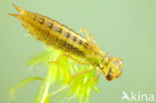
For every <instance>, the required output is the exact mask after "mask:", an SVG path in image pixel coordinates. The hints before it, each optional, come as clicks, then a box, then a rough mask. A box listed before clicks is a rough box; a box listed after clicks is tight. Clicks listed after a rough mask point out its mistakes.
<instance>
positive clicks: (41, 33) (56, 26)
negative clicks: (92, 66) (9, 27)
mask: <svg viewBox="0 0 156 103" xmlns="http://www.w3.org/2000/svg"><path fill="white" fill-rule="evenodd" d="M20 20H21V21H22V24H23V26H24V27H25V28H26V29H27V30H28V31H29V32H30V33H31V34H32V35H34V36H35V37H36V38H37V39H39V40H41V41H42V42H44V43H46V44H47V45H50V46H53V47H54V48H57V49H60V50H63V51H65V52H68V53H71V54H74V55H76V56H79V57H86V52H85V51H84V48H85V46H87V45H86V44H83V43H85V39H83V38H82V37H81V36H80V35H79V34H77V33H75V32H74V31H73V30H70V29H68V28H67V27H65V26H64V25H62V24H60V23H58V22H57V21H55V20H51V19H50V18H48V17H45V16H41V15H39V14H36V13H32V12H28V11H24V13H23V14H22V16H21V19H20ZM82 46H83V47H82Z"/></svg>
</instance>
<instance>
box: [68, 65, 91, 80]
mask: <svg viewBox="0 0 156 103" xmlns="http://www.w3.org/2000/svg"><path fill="white" fill-rule="evenodd" d="M92 70H94V68H93V67H92V66H90V68H89V70H86V71H82V72H79V73H77V74H74V75H72V77H71V80H70V82H71V81H72V80H73V79H74V78H75V77H77V76H80V75H82V74H85V73H88V72H90V71H92ZM70 82H69V83H70Z"/></svg>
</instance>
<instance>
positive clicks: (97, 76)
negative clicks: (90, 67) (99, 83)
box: [93, 70, 102, 82]
mask: <svg viewBox="0 0 156 103" xmlns="http://www.w3.org/2000/svg"><path fill="white" fill-rule="evenodd" d="M101 73H102V70H101V71H99V72H98V74H97V75H96V76H95V78H94V79H93V81H94V82H95V81H96V80H97V79H98V78H99V76H100V74H101Z"/></svg>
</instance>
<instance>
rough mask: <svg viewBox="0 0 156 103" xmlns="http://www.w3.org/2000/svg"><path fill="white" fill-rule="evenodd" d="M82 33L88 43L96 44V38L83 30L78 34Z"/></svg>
mask: <svg viewBox="0 0 156 103" xmlns="http://www.w3.org/2000/svg"><path fill="white" fill-rule="evenodd" d="M82 31H83V32H84V33H85V35H86V38H87V40H88V41H91V42H93V43H94V44H96V43H95V40H94V38H93V36H92V35H91V34H88V32H87V29H85V28H82V29H81V30H79V32H78V33H81V32H82Z"/></svg>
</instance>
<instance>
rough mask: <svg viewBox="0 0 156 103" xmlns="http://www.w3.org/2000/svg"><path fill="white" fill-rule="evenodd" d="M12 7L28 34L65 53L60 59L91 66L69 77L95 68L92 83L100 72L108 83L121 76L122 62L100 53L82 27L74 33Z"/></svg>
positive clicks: (36, 15) (45, 19)
mask: <svg viewBox="0 0 156 103" xmlns="http://www.w3.org/2000/svg"><path fill="white" fill-rule="evenodd" d="M13 5H14V7H15V8H16V9H17V11H18V12H19V14H9V15H11V16H14V17H16V18H17V19H18V20H20V22H21V23H22V25H23V26H24V27H25V28H26V29H27V31H28V32H29V33H30V34H32V35H33V36H35V37H36V38H37V39H38V40H40V41H42V42H44V43H45V44H47V45H49V46H52V47H54V48H56V49H59V50H61V51H63V52H64V53H63V55H62V56H60V59H61V57H63V56H66V57H68V58H70V59H72V60H74V61H75V62H77V63H79V64H82V65H90V67H91V68H90V69H89V70H87V71H83V72H80V73H78V74H75V75H73V76H72V78H74V77H75V76H78V75H81V74H84V73H87V72H89V71H91V70H94V69H97V70H98V74H97V76H96V77H95V79H94V80H96V79H97V78H98V77H99V75H100V74H101V73H104V74H105V78H106V79H107V80H109V81H111V80H113V79H115V78H118V77H120V75H121V74H122V67H123V62H122V60H121V59H120V58H116V57H110V56H109V54H108V53H106V54H105V53H103V52H102V50H101V49H100V48H99V46H98V45H97V44H96V43H95V40H94V38H93V37H92V36H91V35H89V34H88V33H87V31H86V29H85V28H82V29H81V30H80V31H79V32H77V33H76V32H75V31H73V30H72V29H69V28H67V27H66V26H64V25H62V24H60V23H59V22H57V21H55V20H52V19H50V18H48V17H46V16H42V15H40V14H37V13H33V12H30V11H26V10H24V9H23V8H19V7H18V6H16V5H15V4H13ZM82 31H83V32H84V33H85V35H86V38H83V37H82V36H81V35H80V33H81V32H82ZM73 56H76V57H79V58H81V60H77V59H75V58H74V57H73ZM58 61H59V60H58Z"/></svg>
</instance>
